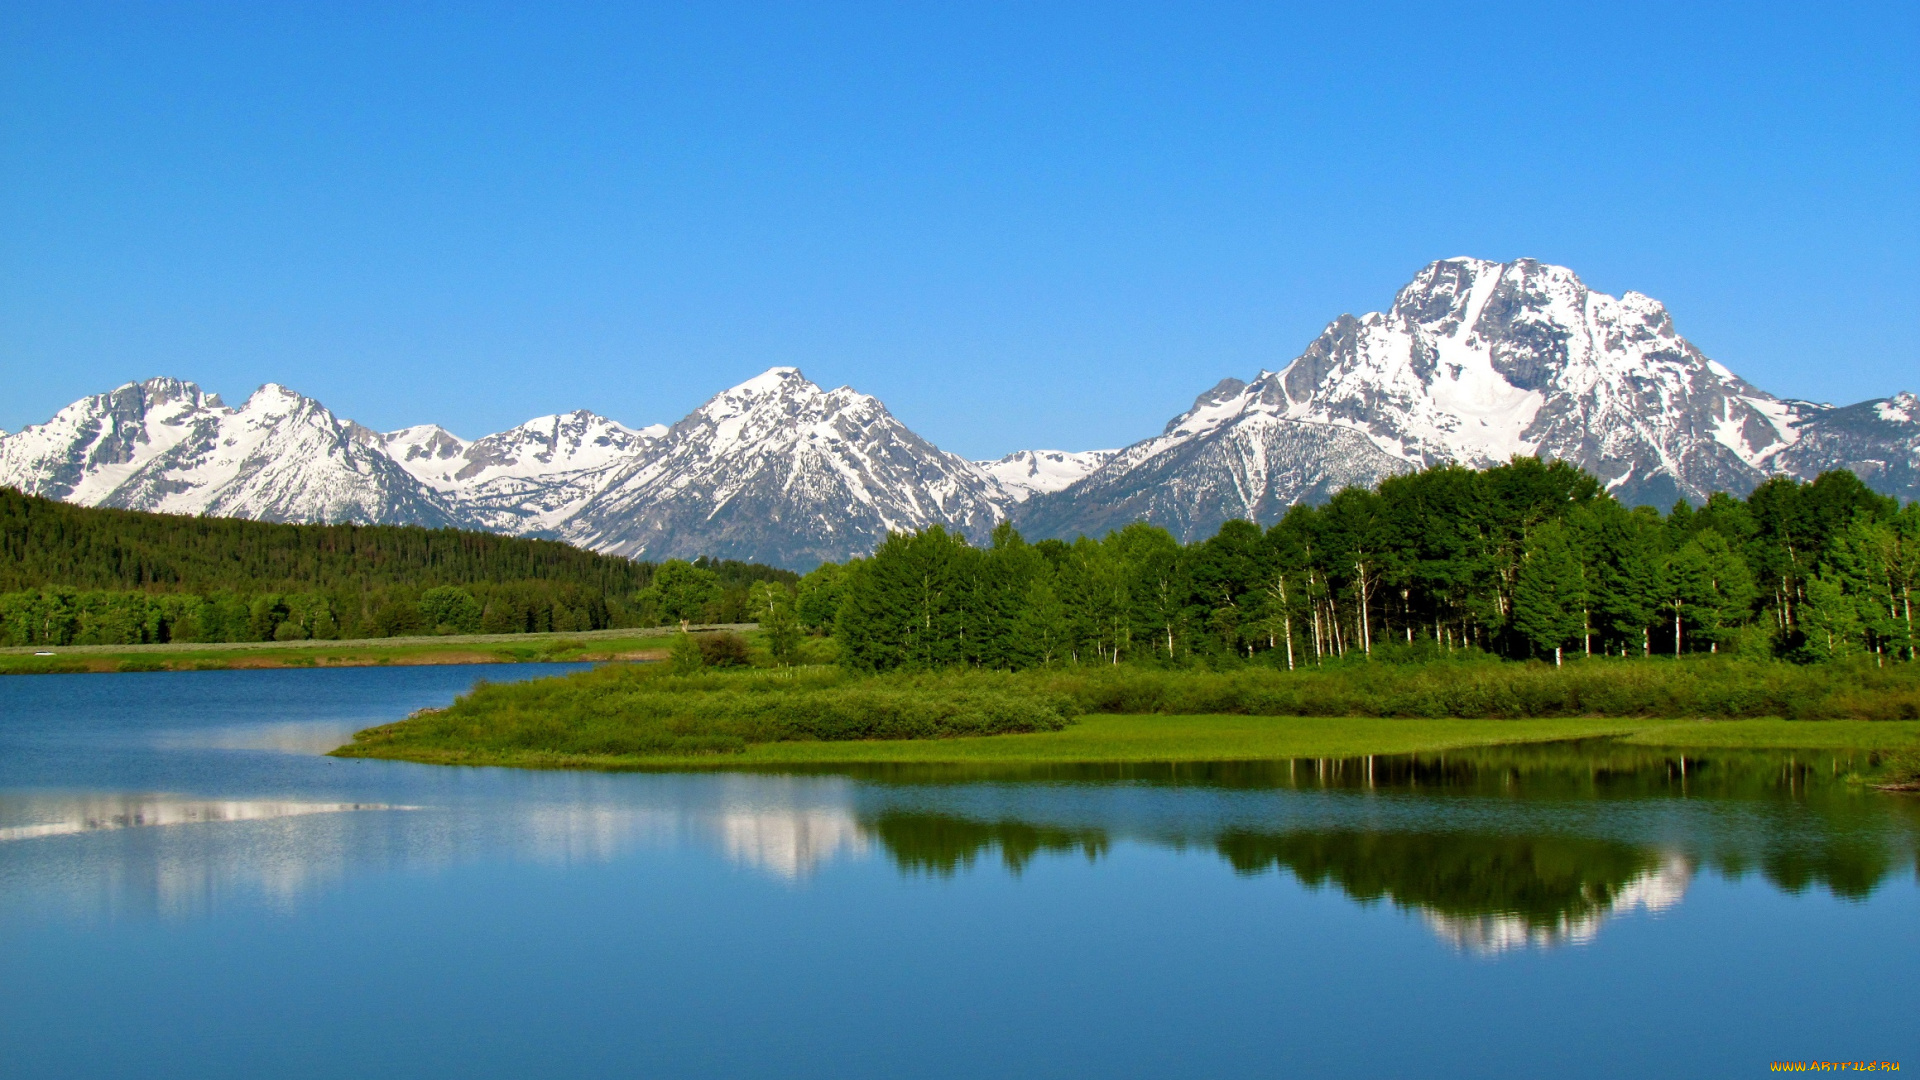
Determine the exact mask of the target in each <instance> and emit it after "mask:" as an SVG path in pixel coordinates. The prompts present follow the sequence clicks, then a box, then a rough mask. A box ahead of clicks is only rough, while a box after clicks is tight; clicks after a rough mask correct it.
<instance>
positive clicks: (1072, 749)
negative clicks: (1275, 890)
mask: <svg viewBox="0 0 1920 1080" xmlns="http://www.w3.org/2000/svg"><path fill="white" fill-rule="evenodd" d="M1774 667H1778V668H1784V665H1774ZM1749 668H1757V669H1758V671H1757V672H1750V671H1749V670H1748V669H1749ZM1749 674H1753V675H1754V678H1752V679H1751V680H1748V681H1745V682H1743V679H1742V676H1745V675H1749ZM1861 674H1863V673H1859V672H1854V673H1848V672H1847V671H1845V670H1844V669H1836V668H1826V669H1816V670H1815V671H1814V672H1813V673H1812V675H1811V676H1808V675H1806V674H1804V673H1803V671H1802V670H1801V669H1785V670H1781V671H1774V670H1770V669H1768V668H1766V667H1761V666H1758V665H1745V666H1743V665H1738V664H1732V663H1712V664H1709V663H1691V662H1689V663H1684V664H1679V665H1674V664H1665V665H1661V664H1640V665H1636V664H1615V665H1599V664H1595V665H1590V666H1584V667H1583V668H1582V670H1578V671H1575V670H1572V669H1561V670H1559V671H1555V670H1554V669H1551V668H1528V667H1526V666H1523V665H1514V664H1484V665H1476V664H1451V665H1428V666H1427V667H1425V668H1418V669H1394V668H1390V667H1375V668H1372V669H1367V670H1359V669H1349V670H1343V671H1336V672H1314V673H1307V674H1301V675H1286V674H1283V673H1278V672H1272V671H1240V672H1225V673H1221V672H1205V671H1153V670H1129V669H1125V668H1121V669H1118V670H1101V669H1094V670H1080V671H1073V672H1065V673H1026V674H1007V673H994V672H965V671H959V672H945V673H938V674H919V675H908V674H893V675H886V676H864V677H863V676H859V675H854V674H851V673H848V672H846V671H843V670H841V669H838V668H830V667H822V668H812V669H800V670H795V671H785V672H773V671H744V672H704V673H699V674H694V675H672V674H669V673H668V672H666V671H665V670H663V669H661V668H650V669H649V668H606V669H600V670H596V671H592V672H582V673H579V674H576V675H572V676H568V677H566V678H561V679H549V680H540V681H536V682H529V683H516V684H512V685H501V686H483V687H481V688H479V689H477V690H476V691H475V692H474V693H472V694H469V695H467V696H465V697H462V698H461V699H459V700H458V701H457V702H455V703H454V704H453V705H452V706H451V707H450V708H447V709H443V710H436V711H432V712H429V713H425V714H422V715H419V716H416V717H413V718H410V719H408V720H406V721H403V722H401V723H398V724H390V725H387V726H385V727H381V728H375V729H371V730H369V731H365V732H361V733H360V734H359V735H358V736H356V739H355V742H354V743H353V744H352V745H351V746H348V747H343V748H341V749H340V750H338V751H336V753H338V754H340V755H341V756H350V757H384V758H398V759H405V760H411V761H425V762H439V763H448V764H492V765H524V766H543V767H598V768H648V767H661V766H676V767H689V766H690V767H710V766H719V767H741V766H751V765H781V764H814V765H827V764H835V765H839V764H877V763H915V764H940V763H955V764H958V763H1043V762H1049V763H1070V762H1079V763H1108V762H1148V761H1153V762H1178V761H1249V760H1261V759H1276V758H1288V757H1341V756H1352V755H1365V754H1396V753H1414V752H1421V751H1433V750H1446V749H1456V748H1462V747H1471V746H1489V745H1500V744H1507V743H1525V742H1540V741H1546V740H1560V739H1576V738H1590V737H1597V736H1616V737H1622V738H1626V739H1630V740H1632V741H1634V742H1636V743H1638V744H1639V745H1643V746H1669V747H1701V748H1729V749H1731V748H1752V749H1762V748H1772V749H1792V748H1805V749H1810V750H1811V749H1859V750H1884V749H1891V748H1893V747H1897V746H1901V745H1905V744H1910V743H1913V742H1915V741H1916V740H1920V719H1874V720H1863V719H1850V718H1848V716H1849V714H1850V713H1855V714H1861V713H1863V714H1865V715H1867V716H1871V717H1882V716H1888V715H1890V714H1891V715H1893V716H1898V715H1900V714H1901V710H1902V709H1903V707H1904V706H1903V702H1905V701H1907V700H1908V696H1909V695H1911V694H1912V693H1913V689H1914V680H1913V679H1912V678H1911V677H1907V676H1906V673H1904V672H1898V673H1896V674H1895V675H1894V676H1885V675H1883V674H1881V673H1878V672H1870V673H1865V674H1868V675H1870V676H1872V677H1871V678H1867V679H1861V678H1859V676H1860V675H1861ZM1608 676H1612V677H1613V681H1612V682H1609V681H1608ZM1876 680H1877V681H1876ZM1676 703H1679V704H1676ZM1316 704H1317V705H1319V706H1321V707H1322V709H1323V711H1321V712H1319V713H1317V714H1316V713H1313V712H1308V711H1307V710H1308V708H1310V707H1311V706H1313V705H1316ZM1208 705H1211V706H1213V707H1211V708H1208V707H1206V706H1208ZM1609 705H1610V706H1612V708H1611V709H1609V708H1607V706H1609ZM1683 706H1690V708H1688V707H1683ZM1769 708H1771V709H1775V710H1777V711H1776V712H1775V713H1774V715H1772V716H1768V715H1767V714H1766V713H1765V712H1763V711H1762V710H1765V709H1769ZM1447 709H1454V710H1459V711H1465V710H1468V709H1477V710H1480V713H1479V715H1472V714H1469V715H1446V711H1445V710H1447ZM1369 710H1370V711H1372V712H1373V715H1366V711H1369ZM1422 710H1425V711H1429V712H1439V713H1440V714H1441V715H1422V714H1421V711H1422ZM1743 712H1744V713H1746V714H1747V715H1744V716H1742V715H1741V713H1743ZM1783 712H1792V713H1795V714H1797V715H1800V716H1807V715H1818V716H1826V717H1831V719H1826V720H1823V721H1821V722H1812V721H1808V720H1787V719H1783V718H1782V717H1781V716H1780V715H1779V714H1780V713H1783ZM1303 713H1304V714H1305V715H1302V714H1303ZM1116 714H1118V715H1116ZM1409 714H1411V715H1409ZM1515 714H1518V715H1515ZM1728 714H1732V716H1731V717H1730V718H1729V715H1728ZM1756 714H1757V715H1756Z"/></svg>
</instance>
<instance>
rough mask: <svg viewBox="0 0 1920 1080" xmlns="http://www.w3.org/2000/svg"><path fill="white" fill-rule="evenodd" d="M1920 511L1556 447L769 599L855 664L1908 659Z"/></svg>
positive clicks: (1782, 481)
mask: <svg viewBox="0 0 1920 1080" xmlns="http://www.w3.org/2000/svg"><path fill="white" fill-rule="evenodd" d="M1916 577H1920V505H1916V504H1909V505H1907V506H1906V507H1904V508H1902V507H1901V506H1900V505H1899V503H1898V501H1897V500H1895V499H1891V498H1888V497H1885V496H1881V495H1878V494H1876V493H1874V492H1873V491H1872V490H1870V489H1869V488H1867V487H1866V485H1865V484H1863V483H1861V482H1860V480H1859V479H1858V478H1857V477H1855V476H1854V475H1853V474H1851V473H1849V472H1844V471H1841V472H1831V473H1827V474H1824V475H1822V476H1820V477H1819V478H1818V479H1816V480H1814V481H1812V482H1810V483H1802V482H1800V481H1796V480H1794V479H1791V478H1788V477H1775V478H1772V479H1769V480H1768V481H1766V482H1765V483H1763V484H1761V485H1760V486H1759V487H1758V488H1756V489H1755V490H1754V491H1753V492H1752V494H1750V495H1749V496H1747V497H1746V498H1744V499H1742V498H1737V497H1734V496H1731V495H1727V494H1716V495H1714V496H1712V497H1711V498H1709V499H1708V500H1707V502H1706V503H1705V505H1704V506H1702V507H1699V508H1697V509H1696V508H1694V507H1692V506H1691V505H1689V504H1687V503H1684V502H1683V503H1680V504H1677V505H1676V506H1675V507H1674V508H1673V509H1672V510H1671V511H1669V512H1668V513H1666V514H1661V513H1659V512H1658V511H1657V510H1655V509H1653V508H1651V507H1627V506H1624V505H1622V504H1621V503H1619V502H1618V501H1616V500H1615V499H1613V498H1612V497H1611V496H1610V495H1608V494H1607V493H1606V491H1605V489H1604V487H1603V486H1602V485H1601V484H1600V482H1599V481H1598V480H1596V479H1595V478H1594V477H1593V476H1591V475H1589V474H1587V473H1586V472H1584V471H1582V470H1580V469H1578V468H1577V467H1575V466H1572V465H1569V464H1566V463H1564V462H1552V463H1549V462H1544V461H1541V460H1538V459H1536V458H1529V457H1515V458H1514V459H1513V460H1512V461H1510V462H1508V463H1506V464H1503V465H1498V466H1494V467H1491V468H1487V469H1484V470H1474V469H1470V468H1465V467H1462V466H1457V465H1440V466H1435V467H1432V468H1428V469H1425V470H1422V471H1420V472H1416V473H1411V474H1407V475H1402V476H1396V477H1392V478H1389V479H1387V480H1384V481H1382V482H1381V483H1380V485H1379V486H1378V487H1377V488H1371V489H1367V488H1349V489H1347V490H1344V491H1341V492H1340V493H1338V494H1337V495H1335V496H1334V497H1333V498H1332V499H1331V500H1329V501H1328V502H1327V503H1325V504H1323V505H1319V506H1305V505H1301V506H1295V507H1293V508H1291V509H1290V510H1289V511H1288V512H1287V514H1286V515H1285V517H1283V518H1282V519H1281V520H1280V521H1279V522H1278V523H1277V524H1275V525H1273V526H1272V527H1271V528H1267V529H1262V528H1260V527H1259V526H1257V525H1255V524H1253V523H1252V522H1247V521H1229V522H1227V523H1226V524H1224V525H1223V526H1221V528H1220V530H1219V532H1218V533H1217V534H1216V535H1215V536H1213V537H1212V538H1210V539H1207V540H1204V541H1200V542H1196V543H1193V544H1187V545H1182V544H1181V543H1179V542H1178V541H1177V540H1175V539H1174V538H1173V536H1172V535H1171V534H1169V533H1168V532H1166V531H1165V530H1163V529H1160V528H1156V527H1154V526H1150V525H1146V524H1135V525H1130V526H1128V527H1126V528H1124V529H1120V530H1118V531H1115V532H1112V533H1109V534H1108V535H1107V536H1105V537H1103V538H1099V539H1094V538H1091V537H1081V538H1079V539H1077V540H1075V541H1072V542H1070V543H1069V542H1064V541H1060V540H1042V541H1039V542H1037V543H1029V542H1027V541H1026V540H1025V539H1023V538H1022V537H1021V536H1020V534H1019V533H1018V532H1017V531H1016V530H1015V529H1014V528H1013V527H1012V526H1011V525H1008V524H1004V523H1003V524H1002V525H1001V526H1000V527H999V528H998V529H996V530H995V532H994V533H993V535H992V539H991V541H990V543H988V544H987V545H986V546H985V547H974V546H972V545H970V544H969V543H967V541H966V540H965V539H964V538H962V537H960V536H957V535H954V534H952V533H948V532H946V531H945V530H944V529H941V528H938V527H934V528H929V529H926V530H923V531H921V532H918V533H911V534H906V533H897V534H894V535H892V536H889V537H888V538H887V540H886V541H885V542H883V543H882V544H881V545H880V547H879V549H878V550H877V551H875V552H874V554H873V555H872V556H871V557H870V558H866V559H855V560H852V561H850V562H848V563H845V564H826V565H823V566H821V567H820V568H818V569H816V570H815V571H813V572H812V573H810V574H808V575H807V576H806V577H804V578H802V579H801V581H800V583H799V585H798V588H797V589H796V590H795V591H794V593H793V594H792V596H791V600H790V602H789V601H781V600H779V598H778V597H775V596H774V593H775V591H776V590H771V589H770V590H766V596H765V597H763V603H762V607H763V609H764V610H767V611H769V612H770V613H771V612H773V611H774V609H775V608H777V607H779V606H780V604H781V603H786V604H787V606H788V607H789V608H790V616H789V617H790V618H791V620H792V621H793V622H794V623H795V624H796V625H798V626H801V627H806V628H810V629H813V630H815V631H816V632H831V633H833V634H834V635H835V636H836V637H837V638H838V639H839V643H840V650H841V655H842V657H843V659H844V661H845V662H846V663H848V664H850V665H852V666H854V667H856V668H859V669H863V670H872V671H884V670H894V669H934V668H942V667H949V666H959V665H968V666H978V667H986V668H1002V669H1024V668H1035V667H1051V666H1056V665H1072V664H1118V663H1121V662H1124V661H1149V662H1162V663H1166V662H1187V661H1192V660H1199V661H1203V662H1229V663H1231V662H1249V661H1255V662H1261V663H1268V664H1272V665H1275V666H1279V667H1282V668H1287V669H1295V668H1299V667H1302V666H1305V665H1317V664H1327V663H1332V662H1337V661H1340V660H1343V659H1352V658H1356V657H1366V658H1379V657H1382V656H1385V657H1388V658H1409V657H1427V656H1444V655H1448V654H1457V653H1460V652H1462V651H1475V652H1480V653H1485V654H1492V655H1496V656H1502V657H1508V658H1513V659H1529V658H1542V659H1546V660H1548V661H1550V662H1554V663H1560V662H1563V661H1564V660H1565V658H1566V657H1568V656H1569V655H1583V656H1597V655H1609V656H1651V655H1673V654H1681V653H1695V652H1714V653H1718V652H1729V651H1736V652H1739V653H1741V654H1745V655H1766V656H1774V657H1781V658H1787V659H1793V660H1800V661H1817V660H1829V659H1835V658H1839V657H1843V656H1847V655H1853V654H1867V655H1871V656H1874V657H1877V658H1879V660H1880V662H1882V663H1886V662H1892V661H1900V662H1907V661H1911V660H1912V659H1913V655H1914V646H1915V635H1914V627H1913V612H1912V607H1913V605H1912V592H1913V587H1914V582H1915V579H1916Z"/></svg>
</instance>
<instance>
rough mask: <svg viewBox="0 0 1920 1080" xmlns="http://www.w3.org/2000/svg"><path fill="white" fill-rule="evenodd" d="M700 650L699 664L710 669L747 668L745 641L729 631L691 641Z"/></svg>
mask: <svg viewBox="0 0 1920 1080" xmlns="http://www.w3.org/2000/svg"><path fill="white" fill-rule="evenodd" d="M693 641H694V645H695V647H697V648H698V649H699V650H700V662H701V664H702V666H704V667H710V668H737V667H746V666H747V639H746V638H743V637H741V636H740V635H739V634H736V633H734V632H733V631H731V630H723V631H721V632H720V633H717V634H701V635H700V636H699V637H696V638H694V639H693Z"/></svg>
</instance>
